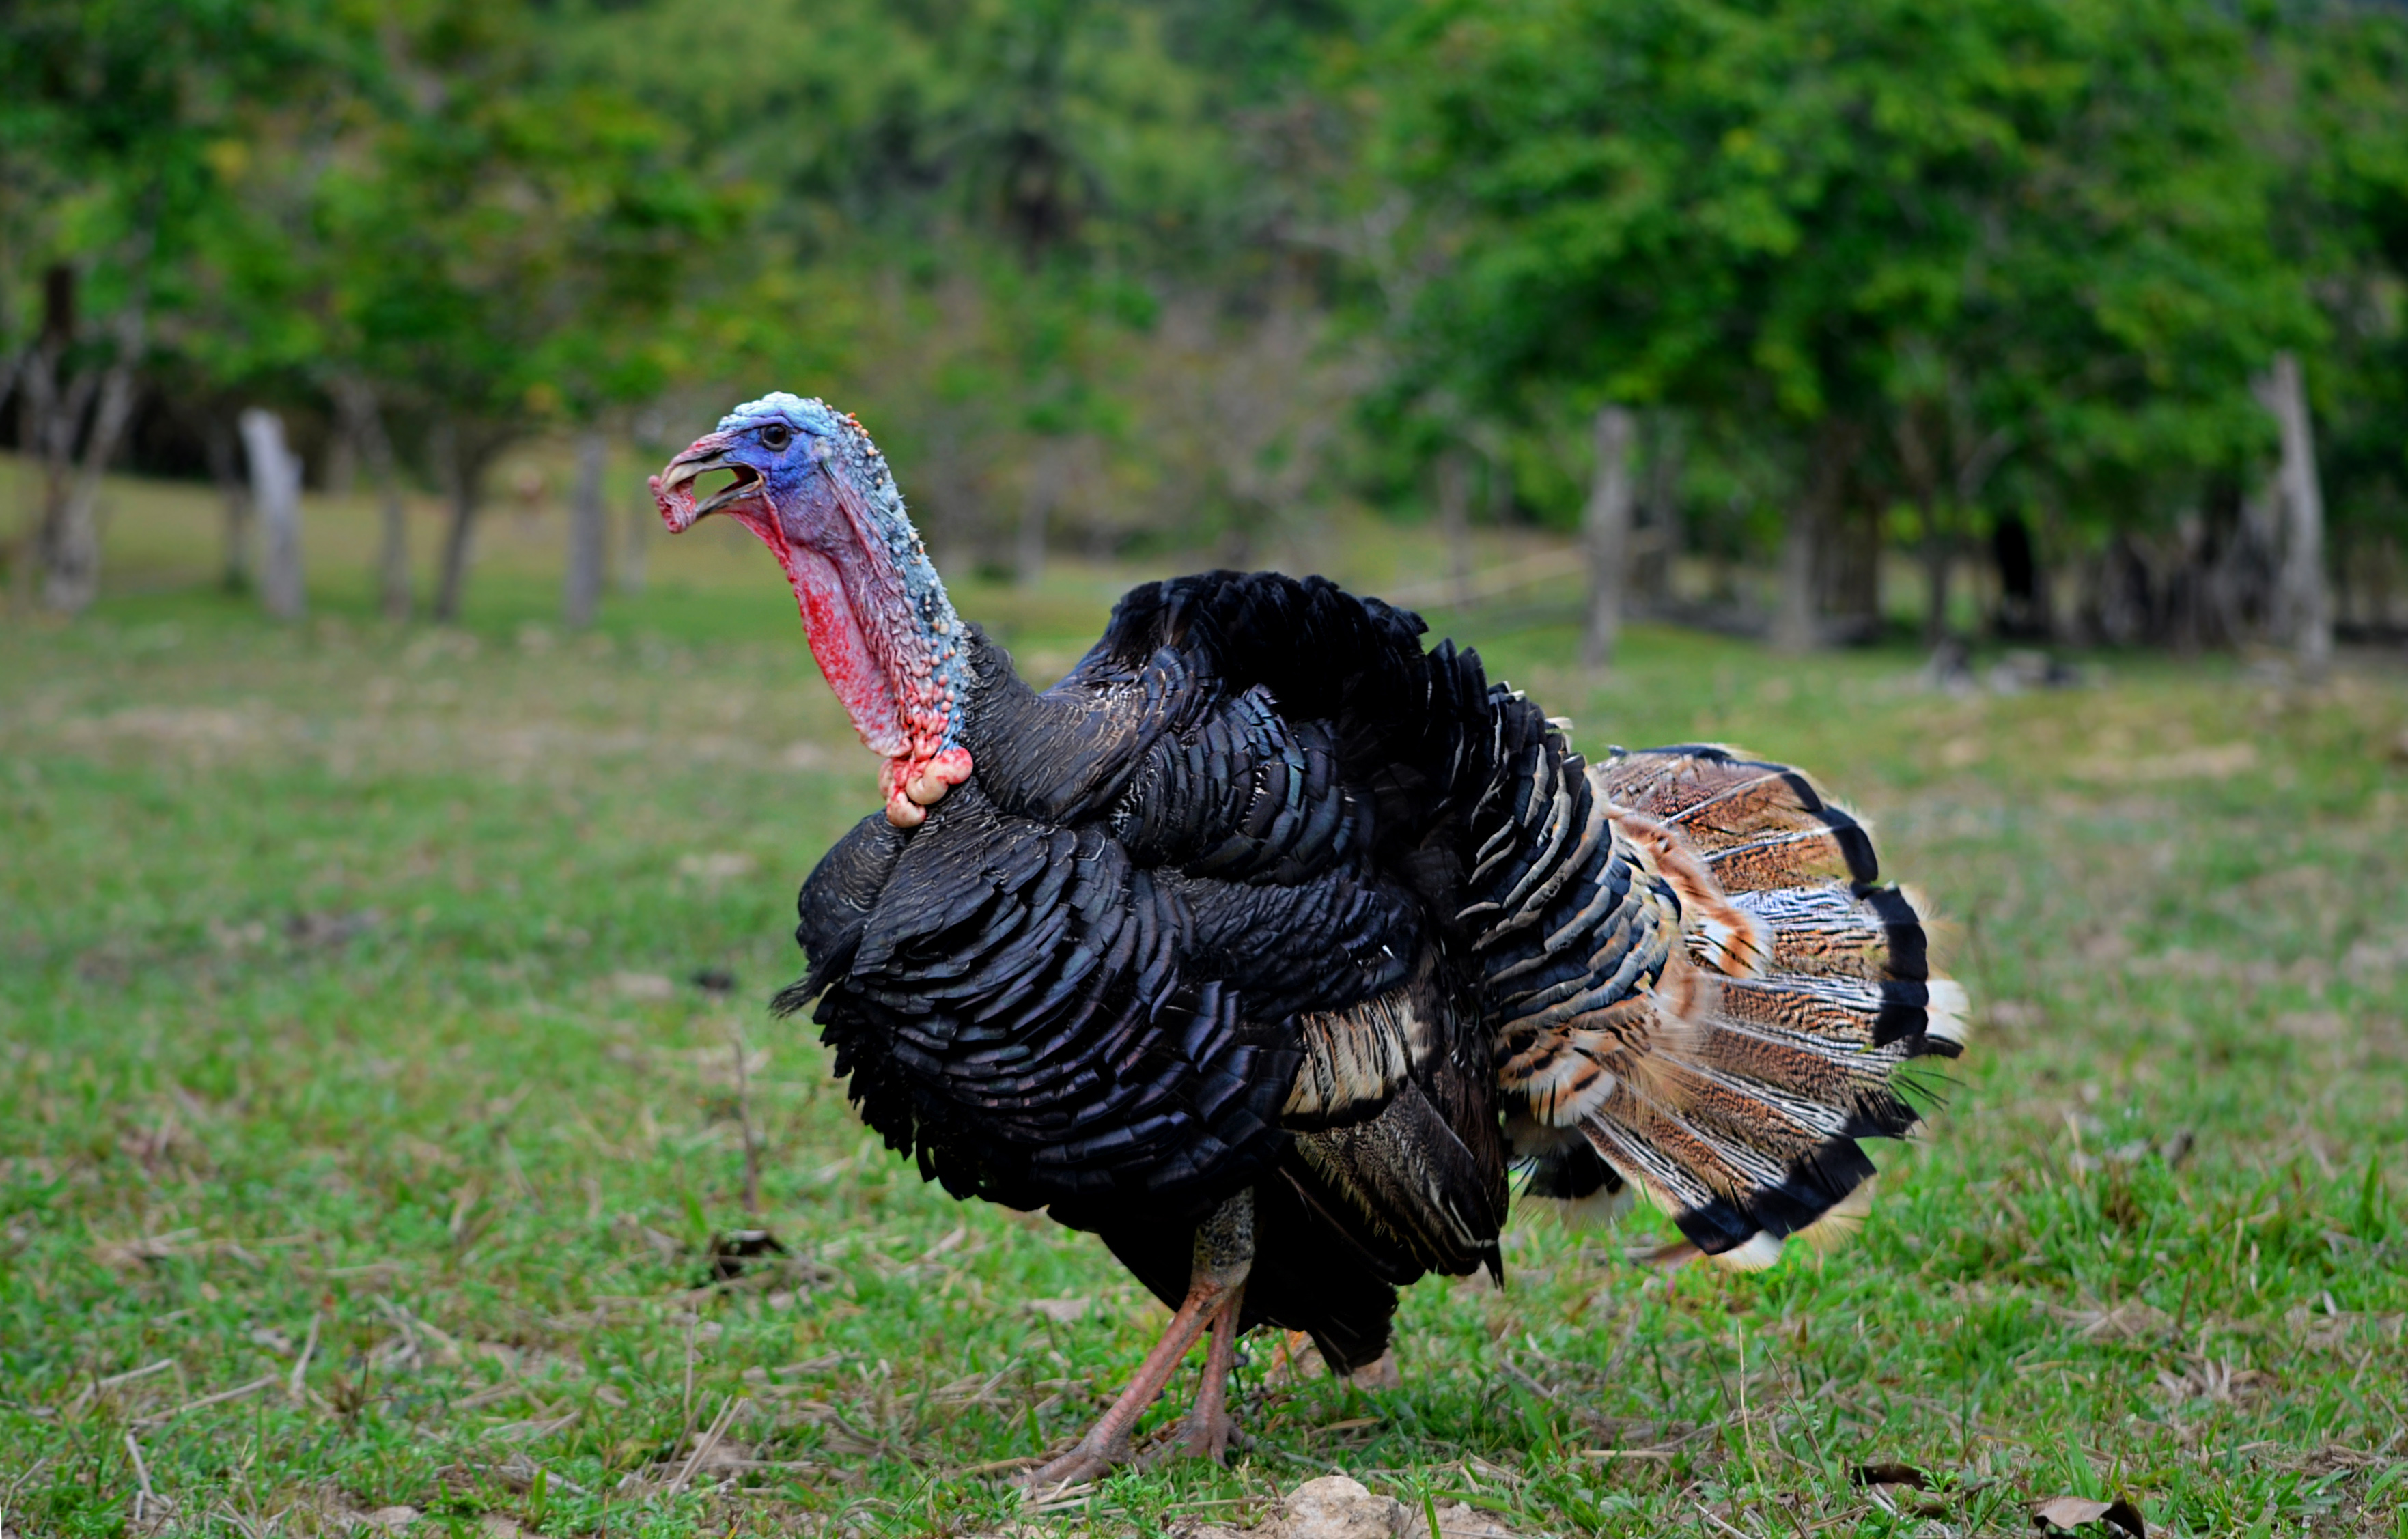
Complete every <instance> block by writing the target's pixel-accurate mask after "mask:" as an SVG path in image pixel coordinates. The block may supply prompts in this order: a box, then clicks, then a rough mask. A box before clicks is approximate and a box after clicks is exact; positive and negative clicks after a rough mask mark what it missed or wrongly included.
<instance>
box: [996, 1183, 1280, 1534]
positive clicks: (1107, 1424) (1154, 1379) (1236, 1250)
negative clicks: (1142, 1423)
mask: <svg viewBox="0 0 2408 1539" xmlns="http://www.w3.org/2000/svg"><path fill="white" fill-rule="evenodd" d="M1253 1268H1254V1191H1253V1190H1252V1189H1249V1190H1244V1191H1241V1192H1240V1193H1238V1195H1237V1196H1235V1197H1232V1198H1231V1199H1229V1201H1228V1202H1226V1203H1224V1204H1222V1205H1221V1206H1220V1208H1219V1209H1217V1210H1216V1211H1215V1212H1214V1213H1213V1214H1212V1216H1211V1218H1207V1219H1205V1220H1204V1222H1203V1224H1202V1225H1200V1226H1199V1227H1198V1228H1197V1232H1196V1261H1195V1270H1194V1272H1193V1274H1192V1280H1191V1281H1190V1282H1189V1283H1188V1285H1187V1298H1186V1301H1185V1302H1184V1303H1183V1304H1180V1306H1179V1312H1178V1313H1177V1314H1175V1315H1173V1316H1172V1317H1171V1318H1170V1326H1169V1328H1168V1330H1166V1331H1164V1332H1163V1333H1162V1339H1161V1340H1160V1341H1157V1342H1155V1343H1154V1350H1153V1351H1151V1352H1148V1353H1147V1354H1146V1355H1145V1361H1144V1362H1143V1363H1141V1364H1140V1365H1139V1367H1138V1371H1137V1376H1136V1377H1135V1378H1132V1379H1131V1380H1129V1386H1128V1388H1127V1389H1124V1390H1122V1391H1121V1395H1120V1398H1119V1399H1118V1400H1115V1401H1113V1402H1112V1404H1111V1409H1110V1410H1108V1411H1106V1412H1105V1413H1104V1414H1103V1417H1102V1418H1101V1419H1099V1420H1098V1421H1097V1423H1096V1424H1095V1425H1094V1426H1093V1427H1090V1428H1089V1429H1087V1435H1086V1436H1084V1437H1082V1438H1081V1439H1080V1440H1079V1444H1078V1446H1076V1447H1074V1448H1072V1449H1071V1450H1070V1451H1069V1452H1068V1453H1066V1454H1064V1455H1062V1456H1061V1457H1060V1458H1059V1459H1056V1460H1054V1461H1052V1462H1051V1463H1049V1464H1047V1465H1045V1466H1044V1467H1043V1468H1042V1469H1039V1470H1038V1471H1037V1472H1036V1473H1034V1474H1032V1475H1028V1476H1026V1477H1025V1484H1026V1485H1027V1486H1028V1487H1029V1488H1030V1489H1036V1490H1043V1489H1049V1488H1053V1487H1059V1486H1068V1485H1079V1484H1082V1483H1084V1482H1086V1481H1089V1480H1094V1479H1097V1477H1099V1476H1101V1475H1103V1474H1104V1473H1105V1472H1106V1471H1108V1470H1110V1469H1111V1467H1112V1466H1113V1465H1115V1464H1118V1463H1122V1462H1124V1461H1126V1460H1127V1458H1128V1457H1129V1453H1130V1451H1131V1450H1130V1445H1129V1429H1130V1428H1131V1427H1134V1426H1135V1425H1137V1418H1139V1417H1140V1416H1143V1415H1144V1414H1145V1409H1146V1407H1147V1406H1149V1405H1151V1404H1154V1400H1155V1399H1156V1397H1158V1396H1159V1395H1161V1393H1162V1389H1163V1386H1164V1385H1166V1384H1168V1383H1169V1382H1170V1375H1172V1374H1175V1373H1177V1372H1178V1371H1179V1364H1180V1362H1181V1361H1182V1360H1183V1359H1184V1358H1185V1357H1186V1356H1187V1349H1188V1348H1189V1347H1193V1346H1195V1345H1196V1338H1197V1337H1198V1336H1200V1335H1202V1334H1203V1333H1204V1331H1205V1328H1206V1327H1207V1326H1209V1325H1211V1324H1212V1323H1213V1322H1214V1321H1215V1320H1216V1319H1225V1320H1226V1330H1223V1331H1218V1332H1214V1334H1213V1341H1212V1348H1211V1353H1210V1354H1209V1355H1208V1357H1207V1361H1206V1367H1205V1371H1204V1380H1205V1387H1204V1389H1202V1390H1201V1391H1200V1392H1199V1393H1198V1395H1197V1411H1198V1412H1202V1411H1203V1410H1204V1409H1205V1407H1206V1405H1207V1404H1211V1408H1212V1412H1213V1419H1216V1420H1218V1421H1220V1422H1222V1423H1223V1432H1222V1433H1221V1439H1220V1442H1221V1446H1226V1444H1227V1441H1228V1438H1227V1432H1226V1422H1227V1419H1228V1418H1227V1412H1226V1408H1225V1404H1224V1402H1225V1398H1226V1397H1225V1394H1224V1381H1225V1380H1226V1378H1227V1375H1228V1361H1229V1360H1230V1359H1232V1358H1234V1356H1235V1355H1236V1352H1237V1325H1238V1318H1237V1302H1238V1294H1239V1293H1240V1290H1243V1289H1244V1287H1245V1285H1246V1274H1247V1273H1248V1272H1250V1271H1252V1270H1253ZM1214 1362H1218V1363H1219V1364H1220V1370H1221V1371H1220V1373H1219V1374H1218V1375H1215V1374H1214V1372H1213V1369H1212V1364H1213V1363H1214Z"/></svg>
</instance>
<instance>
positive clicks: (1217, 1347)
mask: <svg viewBox="0 0 2408 1539" xmlns="http://www.w3.org/2000/svg"><path fill="white" fill-rule="evenodd" d="M1245 1302H1246V1285H1245V1284H1244V1283H1242V1282H1241V1283H1240V1284H1238V1286H1237V1287H1235V1288H1232V1289H1231V1290H1229V1296H1228V1297H1227V1298H1226V1299H1225V1300H1223V1301H1222V1303H1221V1307H1220V1309H1219V1310H1218V1311H1217V1312H1216V1313H1215V1314H1214V1315H1213V1317H1212V1345H1211V1347H1207V1348H1206V1349H1205V1353H1204V1380H1203V1382H1202V1383H1200V1384H1198V1385H1197V1387H1196V1404H1195V1405H1194V1406H1193V1407H1192V1408H1190V1409H1189V1411H1188V1413H1187V1429H1186V1432H1185V1433H1184V1435H1183V1436H1182V1437H1181V1438H1180V1440H1179V1445H1180V1447H1181V1449H1182V1451H1183V1452H1185V1453H1188V1454H1190V1455H1193V1456H1194V1457H1196V1458H1197V1459H1209V1460H1211V1461H1212V1462H1213V1463H1215V1464H1218V1463H1220V1462H1222V1461H1224V1460H1225V1459H1226V1458H1227V1457H1228V1453H1229V1438H1230V1436H1231V1435H1232V1434H1233V1433H1235V1432H1237V1430H1238V1423H1237V1418H1234V1417H1232V1416H1230V1415H1229V1370H1230V1369H1231V1368H1233V1367H1235V1366H1236V1365H1237V1361H1238V1310H1239V1308H1240V1306H1241V1305H1243V1304H1244V1303H1245Z"/></svg>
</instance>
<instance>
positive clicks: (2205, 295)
mask: <svg viewBox="0 0 2408 1539" xmlns="http://www.w3.org/2000/svg"><path fill="white" fill-rule="evenodd" d="M2248 41H2249V39H2248V36H2247V34H2246V33H2245V32H2243V30H2242V28H2241V27H2240V25H2239V24H2238V23H2237V22H2234V21H2228V20H2225V19H2222V18H2220V17H2217V16H2214V15H2212V14H2205V13H2200V12H2199V11H2198V10H2197V9H2196V7H2189V6H2187V5H2184V4H2180V3H2178V0H2161V3H2144V4H2140V5H2133V6H2117V7H2103V6H2094V5H2089V4H2085V3H2080V0H1959V3H1957V4H1951V5H1947V6H1942V7H1931V6H1926V5H1920V4H1910V3H1908V0H1881V3H1876V4H1872V5H1838V4H1833V3H1830V0H1781V3H1774V4H1746V5H1742V4H1731V3H1725V0H1637V3H1630V0H1612V3H1607V0H1524V3H1520V4H1515V5H1512V6H1510V7H1501V8H1500V7H1495V6H1489V5H1480V6H1473V5H1470V4H1468V3H1455V0H1448V3H1441V4H1433V5H1424V6H1415V7H1410V8H1409V9H1407V10H1406V11H1405V12H1404V13H1403V15H1402V16H1401V18H1400V20H1399V21H1398V23H1397V24H1396V26H1395V28H1394V30H1393V33H1392V36H1391V37H1390V40H1389V44H1388V49H1389V52H1388V53H1387V54H1386V55H1385V56H1384V58H1383V67H1385V68H1387V69H1389V70H1390V71H1392V72H1393V76H1394V78H1395V79H1396V80H1397V81H1398V86H1397V88H1396V89H1395V91H1394V92H1393V93H1392V97H1391V100H1390V101H1389V103H1388V106H1387V123H1388V128H1387V131H1388V134H1389V135H1390V137H1391V141H1392V144H1393V146H1394V148H1393V149H1392V150H1390V153H1391V154H1392V155H1393V156H1394V157H1395V160H1396V164H1398V166H1399V167H1400V168H1401V172H1402V175H1403V177H1404V178H1405V180H1406V182H1407V184H1408V185H1410V186H1413V187H1416V188H1419V189H1422V190H1423V191H1424V192H1425V195H1426V196H1427V197H1429V198H1431V199H1432V200H1433V202H1434V203H1436V204H1438V205H1439V206H1441V207H1444V208H1445V209H1446V213H1445V215H1444V216H1443V217H1434V218H1432V219H1431V220H1430V221H1429V223H1430V232H1429V235H1428V237H1427V238H1428V239H1429V240H1430V241H1432V242H1433V243H1434V244H1436V245H1437V246H1438V247H1439V248H1440V249H1441V252H1442V254H1443V256H1444V259H1445V267H1444V273H1443V276H1442V277H1441V278H1439V279H1437V280H1436V281H1434V282H1432V283H1431V284H1429V285H1428V286H1427V288H1426V292H1424V293H1423V295H1422V296H1421V298H1420V302H1419V305H1418V313H1419V316H1420V319H1421V324H1422V326H1423V327H1424V329H1425V331H1426V334H1427V335H1428V336H1429V338H1430V339H1431V340H1430V345H1429V346H1428V347H1427V348H1426V349H1425V351H1426V356H1427V357H1429V358H1430V359H1432V360H1434V361H1435V363H1433V365H1432V366H1435V367H1443V368H1449V369H1452V370H1454V371H1455V373H1456V374H1457V375H1458V377H1460V378H1464V379H1466V380H1468V381H1470V383H1469V385H1467V387H1466V391H1467V393H1472V392H1477V393H1479V394H1482V395H1485V396H1487V397H1490V398H1496V399H1506V400H1510V399H1513V398H1514V397H1516V396H1520V397H1524V398H1527V396H1528V394H1529V393H1530V392H1532V391H1533V390H1540V389H1548V388H1557V387H1570V388H1572V389H1574V390H1576V391H1578V392H1584V393H1585V394H1586V395H1587V396H1588V397H1589V398H1591V399H1593V400H1598V401H1603V402H1609V403H1616V402H1618V403H1631V404H1646V403H1655V402H1666V403H1670V404H1673V405H1677V406H1684V407H1687V408H1689V409H1691V410H1693V411H1697V412H1703V413H1717V414H1737V415H1738V416H1739V417H1740V418H1742V419H1743V420H1746V421H1748V422H1750V423H1751V424H1752V431H1754V432H1756V433H1758V434H1762V435H1772V436H1776V437H1784V438H1788V439H1790V440H1792V441H1793V442H1795V443H1796V444H1797V445H1798V446H1799V449H1798V452H1797V458H1798V460H1799V463H1800V464H1801V465H1802V467H1803V468H1802V473H1801V477H1800V480H1799V488H1800V490H1799V492H1797V493H1796V494H1795V495H1794V496H1793V499H1792V502H1793V506H1792V511H1791V513H1790V515H1789V518H1788V520H1787V534H1786V537H1785V538H1786V544H1785V555H1784V558H1783V561H1782V563H1781V566H1782V572H1783V591H1784V597H1783V600H1782V603H1781V604H1780V606H1778V609H1777V620H1778V622H1777V624H1776V627H1775V630H1776V634H1777V635H1778V636H1780V637H1781V638H1783V639H1785V640H1786V641H1788V642H1789V643H1790V644H1792V645H1795V644H1799V643H1802V642H1804V641H1806V640H1808V639H1809V638H1810V636H1811V634H1812V631H1813V616H1814V609H1815V594H1816V584H1815V574H1816V572H1817V571H1818V570H1819V569H1820V568H1821V567H1822V566H1823V564H1824V558H1823V556H1822V554H1821V550H1820V547H1822V546H1823V545H1824V543H1825V542H1826V541H1827V540H1828V537H1829V534H1830V532H1831V530H1832V528H1833V525H1834V522H1835V520H1836V519H1837V518H1838V514H1839V509H1840V508H1841V507H1842V506H1843V499H1844V495H1845V486H1846V483H1847V480H1848V478H1849V477H1850V476H1851V475H1854V476H1857V477H1873V478H1875V479H1876V480H1884V481H1887V482H1888V483H1889V484H1892V485H1897V486H1899V487H1900V488H1901V489H1902V490H1903V491H1905V492H1907V493H1908V496H1909V499H1910V501H1911V503H1912V505H1913V506H1914V509H1915V511H1916V515H1917V518H1916V525H1917V528H1918V532H1919V534H1920V538H1921V540H1922V543H1923V545H1924V549H1925V553H1926V561H1927V568H1928V573H1929V582H1928V593H1927V601H1926V608H1927V612H1928V615H1929V616H1930V625H1931V626H1932V627H1933V634H1934V635H1935V636H1936V634H1937V627H1938V626H1940V625H1941V624H1942V623H1943V622H1944V619H1945V614H1946V607H1947V572H1948V569H1949V566H1950V564H1951V563H1952V562H1953V560H1954V559H1955V555H1956V549H1957V542H1958V539H1959V537H1960V533H1961V531H1962V529H1963V527H1964V524H1965V522H1966V520H1968V519H1969V517H1970V515H1971V512H1972V511H1973V508H1974V507H1975V506H1976V505H1978V504H1979V503H1980V501H1981V500H1982V498H1983V496H1984V493H1985V489H1986V488H1987V486H1988V484H1989V481H1990V477H1991V473H1992V472H1993V471H1994V470H1995V469H1996V468H1997V466H1998V465H1999V464H2000V462H2001V461H2002V460H2003V459H2004V458H2005V456H2006V455H2007V454H2008V453H2009V452H2010V451H2011V450H2013V449H2015V448H2016V447H2017V446H2018V445H2021V444H2025V443H2029V442H2033V441H2038V440H2042V439H2046V440H2047V441H2049V443H2050V447H2051V448H2052V449H2054V450H2056V451H2057V453H2058V454H2059V455H2061V456H2063V457H2065V459H2066V460H2067V462H2068V463H2069V465H2070V468H2071V472H2072V474H2074V475H2075V476H2080V475H2081V474H2083V473H2084V472H2085V471H2088V470H2090V469H2092V467H2094V466H2097V465H2099V464H2100V463H2115V462H2117V461H2118V460H2119V459H2122V458H2125V457H2128V455H2129V454H2131V453H2132V452H2134V451H2136V450H2137V451H2139V452H2142V453H2144V454H2146V455H2148V456H2150V457H2153V458H2154V459H2155V460H2156V461H2157V463H2160V464H2163V463H2165V462H2167V461H2169V460H2172V461H2173V462H2174V463H2178V464H2190V465H2200V464H2205V463H2215V462H2216V461H2217V460H2218V458H2219V457H2225V458H2229V455H2230V451H2231V446H2232V445H2234V444H2235V443H2239V444H2243V445H2256V444H2262V443H2263V441H2264V435H2262V434H2253V433H2252V432H2251V431H2250V429H2249V428H2248V427H2247V426H2245V425H2244V424H2243V421H2242V419H2241V417H2240V416H2239V415H2238V414H2239V413H2240V412H2241V411H2242V410H2243V408H2245V406H2246V390H2245V382H2246V378H2247V376H2248V372H2249V369H2250V368H2251V367H2252V366H2253V365H2262V363H2263V361H2264V360H2265V359H2266V358H2267V357H2268V356H2270V354H2271V352H2272V348H2273V347H2274V346H2275V345H2276V344H2277V343H2279V342H2281V341H2283V340H2288V339H2292V338H2295V337H2298V336H2300V335H2302V333H2303V330H2304V328H2305V327H2306V325H2307V317H2306V314H2305V311H2304V306H2303V303H2302V299H2301V295H2300V289H2299V285H2298V282H2297V275H2296V273H2295V272H2293V271H2292V270H2290V269H2288V268H2287V267H2286V265H2285V264H2282V263H2281V262H2280V261H2278V260H2277V259H2276V257H2275V255H2274V252H2273V249H2272V246H2271V244H2270V242H2269V241H2268V239H2267V224H2266V200H2267V195H2268V178H2267V175H2266V168H2265V166H2264V164H2263V162H2262V160H2261V159H2259V158H2258V157H2257V156H2256V155H2255V154H2254V152H2253V150H2252V149H2251V147H2250V145H2249V144H2248V143H2247V142H2246V140H2245V139H2244V137H2243V132H2242V124H2241V123H2240V122H2239V121H2238V120H2237V119H2236V117H2235V115H2234V114H2233V113H2232V112H2231V111H2230V110H2229V104H2230V101H2231V99H2232V96H2233V95H2234V93H2237V92H2239V91H2240V90H2241V89H2243V86H2244V84H2245V82H2246V80H2247V78H2248V77H2247V72H2248V64H2249V52H2248ZM1458 210H1459V212H1458ZM2236 429H2238V430H2239V431H2238V432H2237V433H2236V431H2235V430H2236ZM1876 444H1878V445H1879V446H1880V449H1881V450H1882V452H1880V453H1878V454H1876V453H1874V452H1873V450H1874V449H1875V446H1876ZM2143 445H2144V446H2145V447H2143ZM2085 490H2090V488H2085Z"/></svg>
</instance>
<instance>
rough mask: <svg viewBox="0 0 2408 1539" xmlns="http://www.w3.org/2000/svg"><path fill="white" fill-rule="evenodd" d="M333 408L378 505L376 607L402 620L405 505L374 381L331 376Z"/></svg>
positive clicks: (406, 594)
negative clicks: (371, 480)
mask: <svg viewBox="0 0 2408 1539" xmlns="http://www.w3.org/2000/svg"><path fill="white" fill-rule="evenodd" d="M334 393H335V409H336V411H337V413H338V414H339V415H340V416H341V418H342V431H341V432H339V433H337V435H336V440H337V442H339V443H347V444H350V445H351V446H352V456H353V458H354V459H357V460H365V461H366V462H367V467H368V474H369V475H370V476H371V477H374V478H375V480H376V488H377V497H378V500H379V502H380V504H381V505H382V514H383V518H382V523H383V530H384V537H383V538H382V539H381V540H380V542H379V544H378V549H377V567H376V585H377V607H378V609H379V610H380V612H382V614H383V615H384V618H385V619H387V620H392V621H393V622H394V623H395V624H405V623H407V622H408V621H409V611H410V609H411V607H412V606H413V604H414V602H415V601H414V599H413V596H412V595H411V592H410V582H409V505H408V504H407V503H405V502H404V501H403V500H402V494H401V467H400V465H399V464H398V463H395V461H394V453H393V439H392V438H391V436H389V435H387V434H386V433H385V430H384V410H383V408H382V406H380V405H379V404H378V402H377V396H376V387H375V386H374V385H371V384H369V383H368V382H367V381H366V380H365V379H362V378H358V377H356V376H350V375H347V376H344V377H342V378H337V380H336V381H335V387H334Z"/></svg>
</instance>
